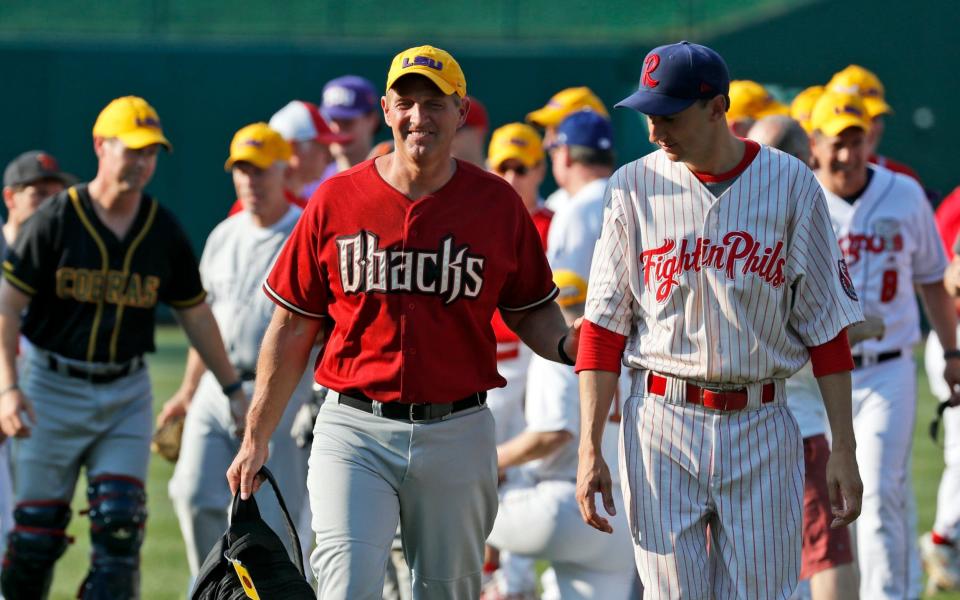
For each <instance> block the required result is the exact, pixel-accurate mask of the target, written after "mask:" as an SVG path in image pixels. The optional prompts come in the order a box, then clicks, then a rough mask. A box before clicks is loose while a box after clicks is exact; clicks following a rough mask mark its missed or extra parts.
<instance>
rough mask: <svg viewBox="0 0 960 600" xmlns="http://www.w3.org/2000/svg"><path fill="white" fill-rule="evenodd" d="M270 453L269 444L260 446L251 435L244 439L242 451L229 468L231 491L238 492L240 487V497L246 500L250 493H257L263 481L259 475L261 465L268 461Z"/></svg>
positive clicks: (228, 475)
mask: <svg viewBox="0 0 960 600" xmlns="http://www.w3.org/2000/svg"><path fill="white" fill-rule="evenodd" d="M269 455H270V451H269V445H268V444H263V445H262V446H258V445H257V444H256V443H254V442H253V441H252V440H251V439H250V438H249V436H248V437H245V438H244V439H243V444H241V446H240V451H239V452H237V456H236V457H235V458H234V459H233V464H231V465H230V468H229V469H227V482H228V483H229V484H230V493H232V494H236V493H237V489H238V488H239V489H240V499H241V500H246V499H247V498H249V497H250V494H254V493H256V491H257V490H259V489H260V484H261V483H263V478H261V477H257V473H259V472H260V467H262V466H263V465H265V464H266V463H267V458H268V457H269Z"/></svg>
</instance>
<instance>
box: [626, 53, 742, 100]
mask: <svg viewBox="0 0 960 600" xmlns="http://www.w3.org/2000/svg"><path fill="white" fill-rule="evenodd" d="M729 92H730V72H729V71H728V69H727V63H725V62H724V60H723V58H721V56H720V55H719V54H717V53H716V52H715V51H714V50H712V49H710V48H707V47H706V46H701V45H700V44H693V43H691V42H686V41H684V42H679V43H676V44H669V45H666V46H660V47H657V48H654V49H653V50H651V51H650V52H649V53H648V54H647V57H646V58H645V59H644V60H643V75H642V76H641V77H640V86H639V89H637V91H636V92H634V93H633V94H632V95H630V96H629V97H627V98H624V99H623V100H621V101H620V102H618V103H617V105H616V106H617V107H622V108H632V109H633V110H635V111H637V112H640V113H643V114H645V115H657V116H662V115H672V114H675V113H678V112H680V111H682V110H684V109H686V108H687V107H689V106H690V105H691V104H693V103H694V102H696V101H697V100H702V99H708V98H713V97H714V96H717V95H721V94H722V95H724V96H726V95H728V94H729Z"/></svg>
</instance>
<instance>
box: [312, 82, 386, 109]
mask: <svg viewBox="0 0 960 600" xmlns="http://www.w3.org/2000/svg"><path fill="white" fill-rule="evenodd" d="M378 105H379V102H378V98H377V91H376V90H375V89H374V87H373V84H372V83H370V82H369V81H367V80H366V79H364V78H363V77H359V76H357V75H344V76H343V77H337V78H336V79H331V80H330V81H328V82H327V85H325V86H323V103H322V104H321V105H320V112H322V113H323V116H324V118H326V119H353V118H356V117H359V116H362V115H367V114H370V113H372V112H373V111H375V110H376V109H377V107H378Z"/></svg>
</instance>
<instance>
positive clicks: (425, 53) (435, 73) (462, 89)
mask: <svg viewBox="0 0 960 600" xmlns="http://www.w3.org/2000/svg"><path fill="white" fill-rule="evenodd" d="M411 74H415V75H423V76H424V77H426V78H427V79H429V80H430V81H432V82H433V83H434V84H435V85H436V86H437V87H438V88H440V91H441V92H443V93H444V94H447V95H450V94H456V95H458V96H460V97H461V98H463V97H464V96H466V95H467V79H466V77H464V75H463V71H462V70H461V69H460V65H459V64H458V63H457V61H456V60H454V58H453V56H451V55H450V53H449V52H446V51H445V50H441V49H440V48H434V47H433V46H417V47H415V48H409V49H407V50H404V51H403V52H401V53H400V54H397V55H396V56H394V57H393V62H392V63H391V64H390V71H389V72H388V73H387V89H388V90H389V89H390V88H391V87H393V84H394V83H396V82H397V80H398V79H400V78H401V77H403V76H404V75H411Z"/></svg>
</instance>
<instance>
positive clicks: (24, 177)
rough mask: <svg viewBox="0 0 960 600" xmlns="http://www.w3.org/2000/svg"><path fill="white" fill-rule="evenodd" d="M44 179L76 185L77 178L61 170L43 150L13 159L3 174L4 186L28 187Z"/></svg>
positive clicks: (33, 151)
mask: <svg viewBox="0 0 960 600" xmlns="http://www.w3.org/2000/svg"><path fill="white" fill-rule="evenodd" d="M43 179H56V180H58V181H61V182H63V185H72V184H74V183H76V181H77V178H76V177H74V176H73V175H70V174H69V173H64V172H62V171H61V170H60V165H59V164H57V159H55V158H54V157H53V156H51V155H50V154H47V153H46V152H44V151H42V150H31V151H29V152H24V153H23V154H21V155H20V156H18V157H16V158H15V159H13V160H12V161H11V162H10V164H8V165H7V168H6V170H4V172H3V186H4V187H13V186H17V185H27V184H30V183H34V182H36V181H41V180H43Z"/></svg>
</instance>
